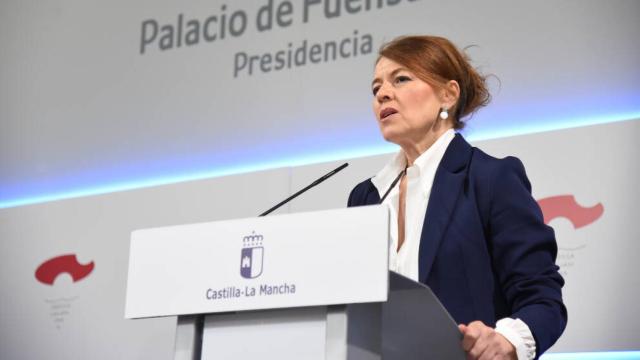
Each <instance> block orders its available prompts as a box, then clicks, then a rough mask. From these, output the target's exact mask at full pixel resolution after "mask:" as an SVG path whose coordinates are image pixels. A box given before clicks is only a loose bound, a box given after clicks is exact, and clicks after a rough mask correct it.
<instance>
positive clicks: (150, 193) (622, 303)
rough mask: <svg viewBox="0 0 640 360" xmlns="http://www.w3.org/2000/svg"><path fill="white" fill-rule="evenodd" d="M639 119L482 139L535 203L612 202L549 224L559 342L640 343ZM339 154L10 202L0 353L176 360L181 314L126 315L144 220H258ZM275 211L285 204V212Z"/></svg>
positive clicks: (372, 167) (329, 201)
mask: <svg viewBox="0 0 640 360" xmlns="http://www.w3.org/2000/svg"><path fill="white" fill-rule="evenodd" d="M639 135H640V121H638V120H633V121H625V122H617V123H612V124H607V125H598V126H590V127H582V128H576V129H568V130H562V131H556V132H549V133H540V134H532V135H524V136H518V137H511V138H504V139H497V140H491V141H484V142H480V143H477V144H476V145H478V146H480V147H481V148H482V149H484V150H486V151H487V152H489V153H490V154H493V155H496V156H500V157H501V156H505V155H507V154H511V155H516V156H518V157H520V158H521V159H522V160H523V161H524V163H525V166H526V168H527V173H528V175H529V178H530V179H531V181H532V184H533V194H534V197H535V198H536V199H538V200H540V199H544V198H549V197H553V196H558V195H572V196H574V198H575V200H576V202H577V203H578V204H579V205H580V206H582V207H585V208H590V207H593V206H596V205H598V204H601V205H602V206H603V208H604V212H603V213H602V214H601V215H600V216H597V217H595V218H594V219H592V220H591V222H590V223H589V224H588V225H586V226H584V227H581V228H578V229H574V227H573V225H572V224H571V223H570V222H569V221H568V220H567V219H568V218H571V214H572V213H574V214H575V213H578V212H579V209H571V208H569V209H566V210H565V213H566V214H565V217H559V218H556V219H555V220H553V221H551V223H550V225H552V226H553V227H554V228H555V230H556V234H557V238H558V244H559V247H560V252H559V260H558V264H559V265H560V266H561V271H562V274H563V275H564V276H565V280H566V282H567V285H566V286H565V288H564V297H565V301H566V304H567V307H568V309H569V324H568V327H567V330H566V332H565V334H564V335H563V337H562V338H561V339H560V341H559V343H558V344H557V345H556V346H555V347H554V348H553V351H556V352H584V351H605V350H632V349H639V348H640V342H639V341H638V339H640V325H639V324H638V323H637V322H636V321H629V320H630V319H638V318H639V316H640V314H639V313H638V307H637V304H636V299H637V297H638V296H639V295H640V294H639V293H638V289H640V280H639V279H638V277H637V276H635V274H636V273H637V271H636V266H635V261H636V255H637V254H638V252H639V251H640V243H639V242H638V241H637V239H638V238H639V235H640V234H639V233H638V228H637V227H635V226H633V223H634V222H635V220H636V217H637V216H636V215H635V214H636V212H635V207H636V204H637V203H638V202H639V201H640V195H639V193H638V191H637V190H636V189H635V179H637V177H638V176H640V166H639V165H638V162H637V159H636V154H637V150H638V146H637V141H636V139H637V137H638V136H639ZM390 156H391V155H390V154H387V155H380V156H373V157H365V158H356V159H347V160H348V161H349V162H350V163H351V165H350V167H349V168H347V169H346V170H345V171H344V172H343V173H340V174H339V175H337V176H336V177H334V178H332V179H330V180H328V181H327V182H325V183H323V185H322V186H321V187H319V188H316V189H313V190H311V191H310V192H309V193H307V194H305V195H304V196H303V197H301V198H299V199H297V200H296V201H295V202H293V203H291V204H290V206H289V208H288V209H287V208H285V209H282V210H280V211H279V212H281V213H282V212H298V211H310V210H320V209H328V208H336V207H344V206H345V203H346V199H347V196H348V193H349V191H350V189H351V188H352V187H353V186H354V185H355V184H356V183H357V182H359V181H361V180H363V179H365V178H367V177H370V176H371V175H373V174H375V173H376V172H377V171H378V170H379V169H380V168H381V167H382V166H383V164H384V163H385V161H386V160H387V159H388V158H389V157H390ZM337 164H338V162H335V163H323V164H316V165H309V166H301V167H295V168H281V169H276V170H271V171H263V172H256V173H249V174H243V175H234V176H228V177H220V178H215V179H208V180H201V181H194V182H186V183H180V184H173V185H166V186H161V187H155V188H147V189H140V190H135V191H126V192H118V193H112V194H108V195H99V196H91V197H84V198H78V199H69V200H64V201H55V202H49V203H43V204H37V205H29V206H23V207H16V208H11V209H3V210H0V239H1V240H2V241H1V242H0V251H1V253H2V262H0V286H1V287H2V289H3V297H2V306H1V307H0V319H2V321H1V322H0V358H2V359H18V358H20V359H40V358H45V357H47V358H54V359H86V358H91V359H114V358H127V359H148V358H154V359H170V358H172V356H173V336H174V331H175V318H161V319H144V320H124V300H125V288H126V268H127V263H128V244H129V233H130V232H131V231H132V230H134V229H138V228H147V227H156V226H164V225H172V224H185V223H194V222H203V221H210V220H221V219H230V218H239V217H250V216H254V215H256V214H258V213H260V212H261V211H263V210H265V209H267V208H269V207H270V206H271V205H272V204H275V203H276V202H278V201H279V200H280V199H282V198H284V197H286V196H287V195H288V194H291V193H293V192H294V191H296V190H297V189H299V188H301V187H302V186H304V185H306V184H307V183H308V182H310V181H311V180H313V179H315V178H316V177H318V176H319V175H320V174H322V173H324V172H325V171H326V170H328V169H331V168H332V167H334V166H335V165H337ZM274 215H276V214H274ZM63 254H75V255H77V259H78V261H79V262H80V263H81V264H86V263H89V262H93V263H94V265H95V267H94V270H93V271H92V272H91V273H90V274H89V275H88V276H86V277H85V278H83V279H82V280H80V281H77V282H73V281H72V279H71V277H70V276H69V275H68V274H65V273H62V274H61V275H60V276H58V277H57V278H56V280H55V282H54V283H53V285H46V284H43V283H41V282H39V281H38V280H37V279H36V277H35V271H36V269H37V268H38V267H39V266H40V265H41V264H42V263H43V262H44V261H46V260H47V259H50V258H53V257H56V256H59V255H63Z"/></svg>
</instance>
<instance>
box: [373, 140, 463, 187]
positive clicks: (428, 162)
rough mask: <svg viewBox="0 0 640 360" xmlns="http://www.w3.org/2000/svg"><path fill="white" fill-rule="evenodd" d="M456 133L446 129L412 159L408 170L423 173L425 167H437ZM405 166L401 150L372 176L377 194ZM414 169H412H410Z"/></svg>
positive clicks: (389, 183)
mask: <svg viewBox="0 0 640 360" xmlns="http://www.w3.org/2000/svg"><path fill="white" fill-rule="evenodd" d="M455 135H456V133H455V131H454V130H453V129H449V130H447V131H446V132H445V133H444V134H442V135H441V136H440V137H439V138H438V139H437V140H436V142H434V143H433V145H431V146H430V147H429V148H428V149H427V150H426V151H425V152H423V153H422V154H420V156H418V158H417V159H416V160H415V161H414V163H413V166H411V167H410V168H409V169H408V170H409V171H410V172H413V171H418V174H424V173H425V171H426V170H427V168H429V167H431V166H435V167H437V166H438V165H439V164H440V161H441V160H442V157H443V156H444V153H445V151H446V150H447V147H448V146H449V144H450V143H451V141H452V140H453V138H454V137H455ZM406 166H407V159H406V157H405V156H404V152H403V151H402V150H400V151H398V153H397V154H396V155H395V156H394V157H393V158H392V159H391V161H390V162H388V163H387V164H386V165H385V166H384V167H383V168H382V170H380V171H379V172H378V173H377V174H376V175H375V176H374V177H373V178H371V182H372V183H373V185H374V186H375V187H376V189H378V194H382V193H383V192H384V191H386V190H387V189H388V188H389V186H391V183H392V182H393V180H395V178H396V177H397V176H398V174H400V172H401V171H402V170H404V169H405V167H406ZM414 168H415V169H416V170H412V169H414Z"/></svg>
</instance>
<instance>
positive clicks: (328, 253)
mask: <svg viewBox="0 0 640 360" xmlns="http://www.w3.org/2000/svg"><path fill="white" fill-rule="evenodd" d="M388 234H389V215H388V209H387V208H386V207H385V206H368V207H359V208H352V209H339V210H330V211H320V212H312V213H299V214H291V215H278V216H270V217H259V218H249V219H239V220H229V221H218V222H210V223H202V224H191V225H181V226H172V227H165V228H155V229H145V230H138V231H135V232H133V234H132V236H131V249H130V256H129V274H128V283H127V299H126V309H125V317H127V318H130V319H133V318H145V317H157V316H175V315H177V316H178V325H177V331H176V347H175V359H188V360H194V359H198V360H199V359H238V360H242V359H255V358H256V357H258V356H259V357H260V358H263V359H279V360H285V359H332V360H333V359H341V360H355V359H357V360H366V359H421V360H423V359H464V358H465V354H464V352H463V351H462V348H461V346H460V339H461V335H460V333H459V331H458V329H457V326H456V324H455V323H454V321H453V320H452V319H451V317H450V316H449V314H448V313H447V312H446V310H445V309H444V308H443V307H442V305H441V304H440V303H439V301H438V300H437V298H436V297H435V296H434V295H433V293H432V292H431V291H430V290H429V289H428V288H427V287H425V286H424V285H422V284H419V283H416V282H414V281H412V280H409V279H407V278H404V277H403V276H401V275H398V274H395V273H393V272H389V271H388V270H387V269H388V251H389V244H388Z"/></svg>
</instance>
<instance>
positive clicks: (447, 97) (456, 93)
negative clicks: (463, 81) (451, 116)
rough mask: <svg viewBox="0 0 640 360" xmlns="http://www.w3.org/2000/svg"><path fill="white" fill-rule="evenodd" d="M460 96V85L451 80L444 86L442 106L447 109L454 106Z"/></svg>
mask: <svg viewBox="0 0 640 360" xmlns="http://www.w3.org/2000/svg"><path fill="white" fill-rule="evenodd" d="M459 97H460V85H458V82H457V81H455V80H449V81H447V83H446V84H445V85H444V87H443V88H442V93H441V101H442V106H443V107H446V108H447V109H451V108H453V107H454V106H455V105H456V103H457V102H458V98H459Z"/></svg>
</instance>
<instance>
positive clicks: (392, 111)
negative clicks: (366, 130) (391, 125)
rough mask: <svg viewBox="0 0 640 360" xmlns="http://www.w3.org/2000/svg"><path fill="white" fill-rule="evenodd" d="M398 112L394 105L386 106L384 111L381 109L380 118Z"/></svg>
mask: <svg viewBox="0 0 640 360" xmlns="http://www.w3.org/2000/svg"><path fill="white" fill-rule="evenodd" d="M397 112H398V110H396V109H394V108H392V107H388V108H384V109H382V111H380V120H384V119H385V118H386V117H389V116H391V115H393V114H395V113H397Z"/></svg>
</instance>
